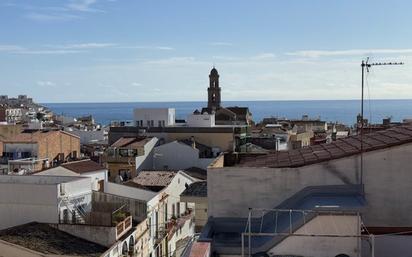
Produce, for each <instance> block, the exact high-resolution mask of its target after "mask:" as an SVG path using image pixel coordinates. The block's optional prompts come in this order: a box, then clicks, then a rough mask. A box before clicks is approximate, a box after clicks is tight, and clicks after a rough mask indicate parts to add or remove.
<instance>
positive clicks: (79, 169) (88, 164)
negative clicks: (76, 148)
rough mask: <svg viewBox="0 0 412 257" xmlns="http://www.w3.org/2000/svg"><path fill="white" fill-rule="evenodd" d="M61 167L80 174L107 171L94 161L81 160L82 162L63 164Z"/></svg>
mask: <svg viewBox="0 0 412 257" xmlns="http://www.w3.org/2000/svg"><path fill="white" fill-rule="evenodd" d="M61 166H62V167H64V168H66V169H68V170H71V171H73V172H76V173H80V174H82V173H87V172H92V171H98V170H104V169H106V168H105V167H103V166H102V165H100V164H98V163H96V162H94V161H92V160H81V161H75V162H69V163H64V164H62V165H61Z"/></svg>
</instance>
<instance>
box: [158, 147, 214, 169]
mask: <svg viewBox="0 0 412 257" xmlns="http://www.w3.org/2000/svg"><path fill="white" fill-rule="evenodd" d="M213 160H214V159H212V158H199V150H198V149H195V148H193V147H191V146H189V145H186V144H183V143H179V142H177V141H173V142H170V143H167V144H164V145H160V146H158V147H155V149H154V158H153V162H154V168H155V169H164V168H165V167H167V169H171V170H182V169H187V168H190V167H199V168H202V169H206V168H207V166H208V165H209V164H210V163H211V162H212V161H213Z"/></svg>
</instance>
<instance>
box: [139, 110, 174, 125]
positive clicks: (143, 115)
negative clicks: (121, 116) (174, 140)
mask: <svg viewBox="0 0 412 257" xmlns="http://www.w3.org/2000/svg"><path fill="white" fill-rule="evenodd" d="M175 118H176V112H175V109H173V108H136V109H134V111H133V120H134V121H135V122H138V121H143V124H142V125H140V124H138V123H137V124H138V125H139V126H144V127H147V126H149V125H148V123H147V122H148V121H149V122H150V121H153V127H159V121H160V122H161V126H162V124H163V123H164V125H165V126H173V125H174V124H175ZM150 126H151V125H150Z"/></svg>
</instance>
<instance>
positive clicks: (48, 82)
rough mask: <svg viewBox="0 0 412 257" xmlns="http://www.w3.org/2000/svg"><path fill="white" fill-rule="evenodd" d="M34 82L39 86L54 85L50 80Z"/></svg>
mask: <svg viewBox="0 0 412 257" xmlns="http://www.w3.org/2000/svg"><path fill="white" fill-rule="evenodd" d="M36 84H37V85H38V86H41V87H56V83H54V82H51V81H37V83H36Z"/></svg>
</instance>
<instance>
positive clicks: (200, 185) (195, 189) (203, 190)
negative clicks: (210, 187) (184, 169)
mask: <svg viewBox="0 0 412 257" xmlns="http://www.w3.org/2000/svg"><path fill="white" fill-rule="evenodd" d="M180 196H195V197H207V182H206V181H197V182H193V183H192V184H190V185H189V186H188V187H187V188H186V189H185V191H183V193H182V194H181V195H180Z"/></svg>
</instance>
